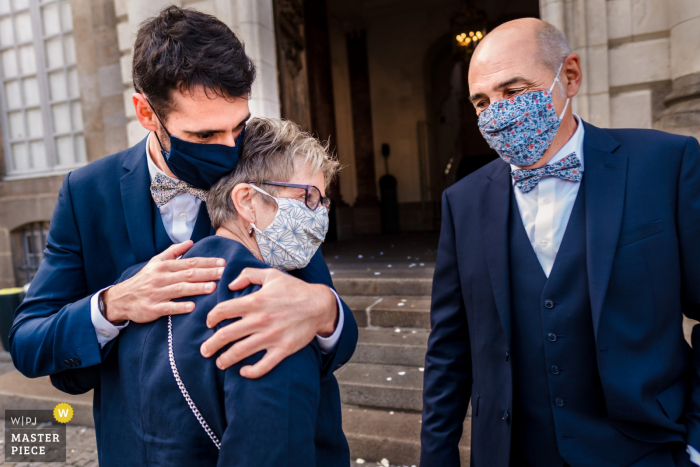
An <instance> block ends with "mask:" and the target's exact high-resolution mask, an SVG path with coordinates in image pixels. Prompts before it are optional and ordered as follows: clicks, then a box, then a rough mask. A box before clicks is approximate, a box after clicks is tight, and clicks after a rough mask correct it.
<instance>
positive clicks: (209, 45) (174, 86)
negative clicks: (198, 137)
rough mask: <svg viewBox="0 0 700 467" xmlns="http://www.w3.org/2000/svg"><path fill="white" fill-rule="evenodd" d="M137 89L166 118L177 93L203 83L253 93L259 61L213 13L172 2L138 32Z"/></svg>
mask: <svg viewBox="0 0 700 467" xmlns="http://www.w3.org/2000/svg"><path fill="white" fill-rule="evenodd" d="M133 78H134V89H135V90H136V92H140V93H141V94H144V95H145V96H146V97H147V98H148V100H149V101H150V103H151V105H153V107H154V110H155V111H156V112H158V115H159V117H160V118H162V119H165V118H167V116H168V114H169V113H170V111H172V110H173V107H172V101H171V95H172V92H173V91H174V90H178V91H180V92H182V93H185V92H187V91H192V90H193V89H194V88H195V87H197V86H203V87H204V90H205V92H207V94H208V93H209V92H212V93H214V94H215V95H217V96H220V97H224V98H227V99H228V98H236V97H248V96H249V95H250V90H251V86H252V84H253V80H254V79H255V65H254V64H253V62H252V61H251V59H250V58H249V57H248V56H247V55H246V53H245V48H244V46H243V43H242V42H241V41H240V40H239V39H238V37H236V35H235V34H234V33H233V31H231V29H229V27H228V26H226V25H225V24H224V23H222V22H221V21H220V20H219V19H217V18H216V17H214V16H212V15H207V14H205V13H201V12H199V11H196V10H191V9H183V8H178V7H176V6H169V7H167V8H165V9H164V10H162V11H161V12H160V14H159V15H158V16H156V17H154V18H150V19H149V20H147V21H146V22H144V23H143V24H142V25H141V27H140V28H139V31H138V33H137V35H136V42H135V44H134V63H133Z"/></svg>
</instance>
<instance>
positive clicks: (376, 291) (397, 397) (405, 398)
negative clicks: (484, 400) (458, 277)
mask: <svg viewBox="0 0 700 467" xmlns="http://www.w3.org/2000/svg"><path fill="white" fill-rule="evenodd" d="M404 266H405V265H404ZM371 269H374V268H371ZM363 272H365V271H363ZM425 272H428V271H425ZM430 272H432V270H431V271H430ZM348 275H351V274H350V273H349V271H348V272H346V273H345V274H343V276H348ZM425 275H432V274H425V273H423V274H419V276H425ZM334 283H335V286H336V288H337V290H338V293H339V294H340V296H341V297H343V300H345V302H346V303H347V305H348V306H349V307H350V309H351V310H352V312H353V315H354V316H355V319H356V320H357V323H358V326H359V328H360V331H359V340H358V345H357V350H356V351H355V355H354V356H353V358H352V360H351V361H350V363H348V364H347V365H345V366H344V367H343V368H342V369H340V370H339V371H337V372H336V376H337V378H338V382H339V384H340V395H341V400H342V402H343V429H344V431H345V435H346V437H347V439H348V443H349V444H350V453H351V458H352V459H353V460H356V459H358V458H360V459H364V460H365V461H367V462H368V463H370V464H371V465H374V464H375V462H377V461H380V460H381V459H388V460H389V461H390V462H391V464H392V465H407V466H417V465H418V463H419V459H420V429H421V411H422V408H423V403H422V391H423V365H424V362H425V352H426V348H427V342H428V335H429V329H430V291H431V287H432V279H431V278H429V277H400V278H379V277H375V278H372V277H360V278H358V277H338V278H335V279H334ZM470 422H471V419H470V417H467V420H466V422H465V436H464V437H463V439H462V443H461V445H460V453H461V457H462V465H463V466H468V465H469V449H470V448H469V438H470V437H469V433H470V427H471V423H470Z"/></svg>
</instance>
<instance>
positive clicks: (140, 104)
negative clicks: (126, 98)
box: [131, 92, 158, 131]
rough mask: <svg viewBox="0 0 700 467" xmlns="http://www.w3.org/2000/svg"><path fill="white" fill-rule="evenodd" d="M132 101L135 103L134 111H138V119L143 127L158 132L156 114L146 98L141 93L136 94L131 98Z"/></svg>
mask: <svg viewBox="0 0 700 467" xmlns="http://www.w3.org/2000/svg"><path fill="white" fill-rule="evenodd" d="M131 100H132V101H133V103H134V110H135V111H136V118H138V119H139V122H140V123H141V126H142V127H144V128H145V129H147V130H148V131H156V130H158V123H157V119H158V117H156V114H155V112H153V109H152V108H151V105H150V104H149V103H148V101H147V100H146V97H145V96H144V95H143V94H141V93H140V92H135V93H134V94H133V95H132V96H131Z"/></svg>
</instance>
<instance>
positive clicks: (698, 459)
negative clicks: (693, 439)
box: [687, 446, 700, 465]
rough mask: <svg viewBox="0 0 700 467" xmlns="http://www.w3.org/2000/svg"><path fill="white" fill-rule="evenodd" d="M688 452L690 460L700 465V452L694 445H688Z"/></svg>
mask: <svg viewBox="0 0 700 467" xmlns="http://www.w3.org/2000/svg"><path fill="white" fill-rule="evenodd" d="M687 451H688V454H690V461H691V462H692V463H693V464H695V465H700V452H698V451H697V450H696V449H695V448H694V447H693V446H688V449H687Z"/></svg>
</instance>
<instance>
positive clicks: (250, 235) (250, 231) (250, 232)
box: [248, 228, 253, 237]
mask: <svg viewBox="0 0 700 467" xmlns="http://www.w3.org/2000/svg"><path fill="white" fill-rule="evenodd" d="M248 236H249V237H252V236H253V229H252V228H251V229H250V230H249V231H248Z"/></svg>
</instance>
